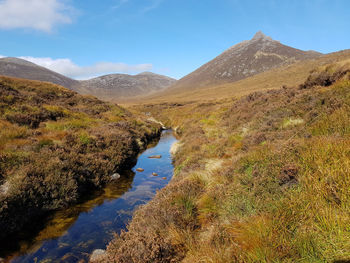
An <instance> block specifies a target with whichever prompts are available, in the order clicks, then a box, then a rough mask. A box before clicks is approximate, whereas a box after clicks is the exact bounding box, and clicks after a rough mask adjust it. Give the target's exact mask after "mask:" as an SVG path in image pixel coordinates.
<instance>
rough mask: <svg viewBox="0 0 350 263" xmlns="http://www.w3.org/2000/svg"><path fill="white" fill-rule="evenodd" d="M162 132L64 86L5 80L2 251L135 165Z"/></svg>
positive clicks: (0, 139) (0, 96)
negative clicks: (47, 217)
mask: <svg viewBox="0 0 350 263" xmlns="http://www.w3.org/2000/svg"><path fill="white" fill-rule="evenodd" d="M160 129H161V127H160V125H159V124H157V123H153V122H150V121H147V120H146V118H143V117H140V116H138V115H135V114H132V113H130V112H129V111H127V110H125V109H123V108H121V107H119V106H117V105H114V104H109V103H105V102H102V101H100V100H98V99H96V98H94V97H91V96H82V95H79V94H77V93H76V92H74V91H71V90H68V89H65V88H63V87H61V86H58V85H54V84H49V83H46V82H39V81H30V80H23V79H15V78H9V77H0V204H1V205H0V242H1V244H3V245H2V247H1V249H5V248H4V246H5V245H4V244H6V245H8V244H10V243H11V242H10V239H11V237H13V238H15V237H19V236H20V235H18V231H20V230H21V229H22V228H24V227H26V226H28V225H31V224H30V223H31V222H33V220H37V219H41V220H42V219H43V217H44V216H45V215H46V214H47V213H48V212H50V211H53V210H57V209H61V208H66V207H68V206H69V205H71V204H74V203H76V202H78V201H79V200H80V198H81V197H82V196H84V194H86V193H88V192H89V191H91V190H93V189H96V188H101V187H102V186H104V185H105V184H106V183H108V182H109V181H111V180H112V179H113V177H112V175H113V174H114V173H116V172H119V171H121V170H124V169H125V168H128V167H130V166H132V165H133V164H134V161H135V158H136V156H137V155H138V153H139V152H140V151H141V150H143V149H145V147H146V146H147V144H148V142H150V141H151V140H152V139H154V138H157V137H159V135H160ZM36 227H40V224H37V225H36ZM16 233H17V234H16ZM1 249H0V250H1Z"/></svg>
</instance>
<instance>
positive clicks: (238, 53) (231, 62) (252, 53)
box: [172, 32, 321, 89]
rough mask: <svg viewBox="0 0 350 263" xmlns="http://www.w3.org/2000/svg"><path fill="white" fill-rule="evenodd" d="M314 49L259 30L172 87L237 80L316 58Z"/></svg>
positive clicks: (187, 86)
mask: <svg viewBox="0 0 350 263" xmlns="http://www.w3.org/2000/svg"><path fill="white" fill-rule="evenodd" d="M320 55H321V54H320V53H317V52H315V51H302V50H299V49H295V48H292V47H289V46H285V45H283V44H281V43H280V42H278V41H275V40H273V39H272V38H270V37H268V36H266V35H264V34H263V33H262V32H258V33H256V34H255V36H254V37H253V38H252V39H251V40H249V41H243V42H241V43H239V44H237V45H234V46H232V47H231V48H229V49H228V50H226V51H225V52H223V53H222V54H221V55H219V56H218V57H216V58H214V59H213V60H211V61H210V62H208V63H206V64H205V65H203V66H201V67H200V68H199V69H197V70H196V71H194V72H192V73H190V74H189V75H187V76H185V77H184V78H182V79H180V80H179V81H178V82H177V83H176V84H175V85H173V86H172V89H175V88H188V89H189V88H192V87H193V86H200V87H205V86H209V85H213V84H222V83H228V82H234V81H237V80H241V79H244V78H247V77H249V76H253V75H256V74H258V73H261V72H265V71H267V70H270V69H272V68H276V67H280V66H282V65H288V64H292V63H294V62H296V61H300V60H305V59H310V58H316V57H319V56H320Z"/></svg>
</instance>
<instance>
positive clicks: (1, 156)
mask: <svg viewBox="0 0 350 263" xmlns="http://www.w3.org/2000/svg"><path fill="white" fill-rule="evenodd" d="M11 63H12V64H11ZM13 63H14V64H16V67H17V69H16V70H14V66H13V65H14V64H13ZM28 63H30V62H28ZM28 63H27V62H25V61H21V60H18V59H13V58H2V59H1V58H0V74H3V75H6V76H0V113H1V115H0V116H1V117H0V128H1V129H0V142H1V143H0V160H1V163H0V185H1V186H0V191H1V192H0V199H1V200H0V201H1V207H0V226H1V229H0V230H1V231H0V243H1V244H5V243H6V244H7V245H8V246H7V247H5V246H3V247H5V249H3V250H0V252H1V253H2V254H1V255H0V257H2V258H3V259H2V260H3V261H5V262H7V261H8V262H80V263H82V262H92V263H93V262H123V263H129V262H140V263H141V262H142V263H144V262H149V263H153V262H155V263H157V262H159V263H163V262H189V263H190V262H242V263H243V262H244V263H245V262H332V263H333V262H334V263H336V262H349V260H350V243H349V242H348V240H350V230H349V227H348V226H349V223H350V207H349V203H350V202H349V201H350V200H349V199H350V192H349V187H348V186H349V184H350V162H349V160H350V159H349V158H350V141H349V139H350V137H349V136H350V96H349V94H350V51H349V50H342V51H338V52H333V53H329V54H321V53H319V52H316V51H303V50H299V49H295V48H292V47H289V46H286V45H283V44H281V43H280V42H279V41H276V40H273V39H272V38H270V37H268V36H266V35H265V34H263V33H262V32H260V31H259V32H257V33H256V34H255V36H254V37H253V38H252V39H250V40H246V41H243V42H240V43H238V44H236V45H234V46H232V47H231V48H229V49H227V50H226V51H224V52H223V53H222V54H220V55H219V56H217V57H216V58H214V59H213V60H211V61H209V62H208V63H206V64H204V65H203V66H201V67H199V68H198V69H197V70H195V71H193V72H192V73H190V74H188V75H187V76H185V77H183V78H181V79H180V80H175V79H173V78H170V77H166V76H162V75H158V74H154V73H150V72H144V73H140V74H136V75H127V74H110V75H104V76H100V77H96V78H93V79H90V80H84V81H77V80H73V79H69V78H67V77H65V76H62V75H60V76H59V75H55V74H58V73H55V72H49V71H48V70H47V69H44V68H41V67H39V66H37V65H34V64H33V65H32V64H28ZM11 65H12V66H11ZM10 69H11V70H10ZM48 75H50V77H53V76H54V80H53V79H51V78H48V77H47V76H48ZM30 79H34V80H30ZM116 103H118V104H116ZM166 127H167V128H169V129H171V130H172V131H170V130H167V131H162V130H164V129H166ZM162 134H163V135H162ZM175 135H176V139H175V137H174V136H175ZM159 138H160V141H159V143H158V144H157V145H156V144H153V143H154V141H155V140H156V141H157V140H158V139H159ZM152 147H154V148H152ZM170 152H171V154H170ZM137 158H138V159H137ZM135 164H136V166H135ZM43 219H44V220H43ZM39 220H42V221H39ZM36 221H38V222H41V223H40V224H39V226H38V228H37V229H33V230H34V231H28V230H31V224H32V222H36ZM106 222H107V223H106ZM33 232H34V233H33ZM25 233H30V234H25ZM23 236H25V238H23ZM77 236H79V237H77ZM21 237H22V238H21ZM96 249H99V250H97V251H96ZM101 249H102V250H101ZM0 262H1V259H0Z"/></svg>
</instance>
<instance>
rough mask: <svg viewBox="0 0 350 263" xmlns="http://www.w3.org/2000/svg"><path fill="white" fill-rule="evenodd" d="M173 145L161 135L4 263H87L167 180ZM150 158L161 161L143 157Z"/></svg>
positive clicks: (167, 134) (168, 133) (171, 139)
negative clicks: (128, 168)
mask: <svg viewBox="0 0 350 263" xmlns="http://www.w3.org/2000/svg"><path fill="white" fill-rule="evenodd" d="M175 141H176V139H175V137H174V136H173V133H172V131H163V133H162V136H161V139H160V141H159V142H158V144H157V145H156V146H154V147H153V148H148V149H147V150H146V151H144V152H143V153H142V154H141V155H140V156H139V158H138V161H137V164H136V166H135V167H134V168H133V169H132V170H131V171H126V172H125V173H123V174H122V175H121V178H120V179H118V180H117V181H116V182H114V183H111V184H109V185H108V186H106V187H105V188H104V189H103V190H102V191H99V192H96V193H93V194H92V195H91V196H90V197H89V200H86V201H85V202H83V203H81V204H79V205H76V206H74V207H71V208H69V209H66V210H63V211H59V212H57V213H55V214H54V215H52V216H51V217H50V218H49V219H48V220H47V221H46V222H45V224H44V226H43V228H42V229H41V230H40V231H37V233H36V234H35V235H34V237H31V238H29V239H28V238H27V239H25V240H23V241H21V242H20V243H19V244H17V247H16V248H15V249H14V250H12V251H15V252H11V253H8V254H7V255H6V257H5V262H13V263H18V262H30V263H32V262H35V263H36V262H45V263H48V262H79V263H83V262H87V261H88V258H89V255H90V254H91V252H92V251H93V250H94V249H98V248H102V249H104V248H105V247H106V245H107V244H108V242H109V241H110V240H111V239H112V238H113V234H114V233H115V232H117V233H119V232H120V231H121V230H123V229H125V228H126V225H127V223H128V222H129V220H130V219H131V217H132V214H133V211H134V210H135V208H137V207H138V206H139V205H142V204H145V203H147V202H148V201H149V200H150V199H151V198H152V197H153V196H154V195H155V193H156V190H158V189H160V188H162V187H164V186H166V185H167V183H168V182H169V181H170V179H171V177H172V174H173V165H172V160H171V156H170V152H169V151H170V147H171V145H172V144H173V143H174V142H175ZM151 155H161V156H162V158H160V159H150V158H148V157H149V156H151ZM136 168H143V169H144V171H143V172H137V171H136ZM152 173H157V174H158V176H154V175H152Z"/></svg>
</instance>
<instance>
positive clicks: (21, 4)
mask: <svg viewBox="0 0 350 263" xmlns="http://www.w3.org/2000/svg"><path fill="white" fill-rule="evenodd" d="M72 10H73V9H72V8H71V7H70V6H68V5H67V4H66V3H65V2H64V0H0V28H2V29H14V28H31V29H36V30H40V31H45V32H51V31H52V29H53V27H54V26H56V25H58V24H69V23H71V22H72V20H71V13H72Z"/></svg>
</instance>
